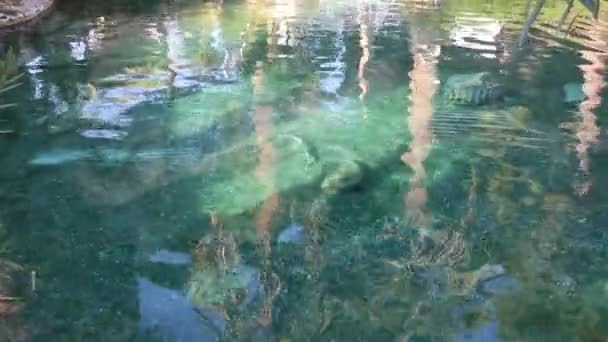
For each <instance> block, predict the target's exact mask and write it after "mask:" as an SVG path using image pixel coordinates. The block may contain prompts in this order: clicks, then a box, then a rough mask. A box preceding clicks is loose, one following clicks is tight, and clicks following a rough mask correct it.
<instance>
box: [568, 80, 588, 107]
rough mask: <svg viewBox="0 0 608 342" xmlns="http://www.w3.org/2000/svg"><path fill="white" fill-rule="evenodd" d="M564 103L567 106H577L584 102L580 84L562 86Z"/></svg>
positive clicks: (572, 83) (571, 83)
mask: <svg viewBox="0 0 608 342" xmlns="http://www.w3.org/2000/svg"><path fill="white" fill-rule="evenodd" d="M563 89H564V103H565V104H568V105H577V104H579V103H581V102H583V101H585V98H586V97H585V93H584V92H583V85H582V84H580V83H574V82H570V83H566V84H564V87H563Z"/></svg>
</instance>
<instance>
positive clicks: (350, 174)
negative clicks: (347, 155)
mask: <svg viewBox="0 0 608 342" xmlns="http://www.w3.org/2000/svg"><path fill="white" fill-rule="evenodd" d="M363 173H364V172H363V167H362V165H361V163H360V162H358V161H354V160H343V161H339V162H335V163H333V164H332V165H331V166H330V167H329V171H328V172H327V174H326V176H325V179H323V182H322V183H321V189H322V190H323V191H324V192H326V193H330V194H334V193H338V192H340V191H344V190H348V189H352V188H353V187H355V186H357V185H358V184H359V183H360V182H361V181H362V180H363Z"/></svg>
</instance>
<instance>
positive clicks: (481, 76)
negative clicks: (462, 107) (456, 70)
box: [445, 72, 504, 106]
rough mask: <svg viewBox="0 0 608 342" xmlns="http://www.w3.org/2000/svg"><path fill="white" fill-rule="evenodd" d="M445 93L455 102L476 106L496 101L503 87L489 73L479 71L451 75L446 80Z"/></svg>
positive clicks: (501, 93) (500, 96) (502, 91)
mask: <svg viewBox="0 0 608 342" xmlns="http://www.w3.org/2000/svg"><path fill="white" fill-rule="evenodd" d="M445 94H446V96H447V98H448V99H449V100H450V101H453V102H455V103H460V104H467V105H476V106H478V105H483V104H491V103H494V102H496V101H498V100H499V99H500V98H502V96H503V94H504V88H503V87H502V86H501V85H500V84H499V83H498V82H496V81H495V80H494V79H493V77H492V75H491V74H490V73H488V72H480V73H475V74H462V75H453V76H451V77H450V78H448V80H447V82H446V86H445Z"/></svg>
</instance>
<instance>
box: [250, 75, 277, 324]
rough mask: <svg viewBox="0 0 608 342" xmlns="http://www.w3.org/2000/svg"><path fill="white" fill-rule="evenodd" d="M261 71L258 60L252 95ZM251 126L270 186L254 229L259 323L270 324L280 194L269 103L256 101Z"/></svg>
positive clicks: (258, 90)
mask: <svg viewBox="0 0 608 342" xmlns="http://www.w3.org/2000/svg"><path fill="white" fill-rule="evenodd" d="M263 81H264V71H263V64H262V63H259V64H258V65H257V66H256V70H255V73H254V75H253V78H252V82H253V86H254V94H256V95H262V94H263V93H264V85H263ZM253 125H254V129H255V135H256V140H257V143H258V146H259V150H260V156H259V164H258V166H257V168H256V175H257V177H258V179H259V180H260V182H261V183H262V185H263V186H264V187H266V188H267V189H270V191H269V193H271V195H270V197H268V198H267V199H266V200H264V202H263V203H262V206H261V207H260V210H259V211H258V215H257V218H256V230H257V237H258V243H259V244H260V253H261V258H262V267H263V269H262V283H263V285H264V292H265V293H264V296H265V298H264V308H263V310H264V311H263V313H262V317H261V318H260V323H261V324H262V325H265V326H266V325H270V324H271V323H272V300H273V296H272V293H273V292H274V290H273V289H272V286H273V283H274V282H273V276H272V263H271V249H270V238H271V231H270V229H271V223H272V220H273V216H274V214H275V212H276V210H277V209H278V206H279V194H278V193H276V191H275V190H274V181H273V178H274V164H275V150H274V147H273V145H272V143H271V142H270V140H269V139H270V134H271V131H272V107H271V106H270V105H268V104H258V105H256V106H255V108H254V110H253Z"/></svg>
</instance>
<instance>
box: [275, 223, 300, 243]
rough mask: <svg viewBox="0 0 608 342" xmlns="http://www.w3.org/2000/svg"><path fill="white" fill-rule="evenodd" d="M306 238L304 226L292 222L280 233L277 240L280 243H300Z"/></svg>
mask: <svg viewBox="0 0 608 342" xmlns="http://www.w3.org/2000/svg"><path fill="white" fill-rule="evenodd" d="M303 238H304V227H302V226H301V225H299V224H296V223H292V224H290V225H289V226H287V228H285V229H284V230H283V231H281V232H280V233H279V237H278V238H277V241H278V242H279V243H300V242H302V239H303Z"/></svg>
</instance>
